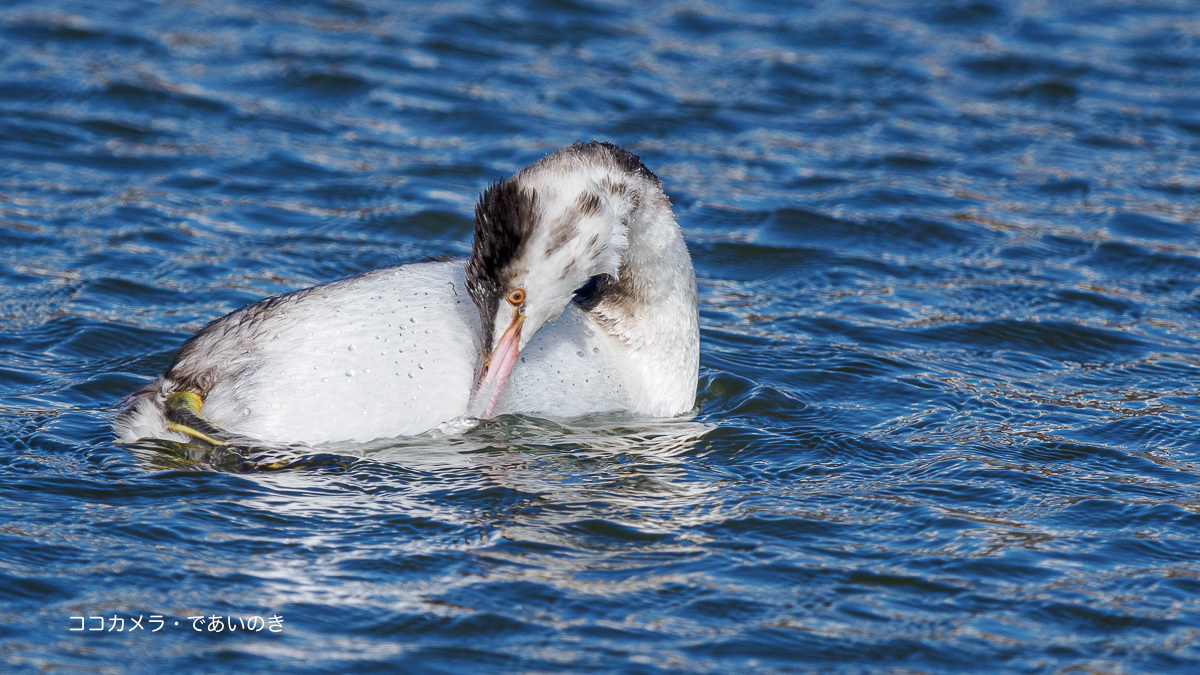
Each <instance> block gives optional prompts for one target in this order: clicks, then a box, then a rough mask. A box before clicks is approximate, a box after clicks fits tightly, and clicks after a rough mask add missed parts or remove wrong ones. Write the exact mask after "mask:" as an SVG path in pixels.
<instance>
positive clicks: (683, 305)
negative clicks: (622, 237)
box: [581, 181, 700, 417]
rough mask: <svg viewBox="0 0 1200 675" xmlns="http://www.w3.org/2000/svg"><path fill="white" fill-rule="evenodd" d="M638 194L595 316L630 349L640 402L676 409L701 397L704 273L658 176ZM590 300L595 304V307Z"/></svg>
mask: <svg viewBox="0 0 1200 675" xmlns="http://www.w3.org/2000/svg"><path fill="white" fill-rule="evenodd" d="M630 197H631V198H632V199H633V201H634V207H633V208H632V209H631V210H630V211H629V214H628V216H627V219H626V225H627V227H628V242H629V243H628V246H627V248H626V249H625V253H624V256H623V258H622V260H621V264H620V267H619V269H618V274H617V277H616V278H615V279H612V278H608V279H605V280H604V281H602V282H601V283H600V286H601V287H600V288H598V289H596V292H595V294H594V297H593V298H591V301H590V303H581V304H583V308H584V309H586V310H588V311H587V314H588V316H589V318H590V319H591V320H592V321H593V322H594V323H595V324H596V325H597V326H598V327H599V328H600V330H602V331H603V332H604V333H607V334H608V335H609V336H611V337H612V338H613V339H614V340H616V341H618V343H620V344H622V345H623V346H624V347H625V348H624V349H622V350H620V352H621V353H622V354H623V358H622V359H621V361H622V362H621V363H620V364H618V368H619V369H621V370H622V371H624V372H623V379H624V380H625V382H626V384H627V387H628V390H629V393H630V396H631V398H632V399H633V401H632V403H633V405H634V407H635V408H636V409H638V410H640V411H641V412H643V413H646V414H651V415H656V416H663V417H668V416H674V415H678V414H680V413H683V412H686V411H688V410H691V409H692V407H693V405H694V404H695V397H696V379H697V370H698V365H699V359H700V330H699V317H698V315H697V309H696V298H697V295H696V275H695V271H694V270H693V268H692V260H691V256H689V255H688V250H687V245H686V244H685V243H684V240H683V233H682V232H681V231H680V229H679V225H678V224H676V222H675V217H674V215H673V214H672V212H671V203H670V200H669V199H668V198H667V196H666V195H665V194H663V192H662V189H661V188H660V187H659V186H658V185H657V184H656V182H650V181H643V182H642V185H641V189H640V190H639V191H638V192H637V193H635V194H633V195H630ZM589 305H590V306H589Z"/></svg>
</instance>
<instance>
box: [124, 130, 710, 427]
mask: <svg viewBox="0 0 1200 675" xmlns="http://www.w3.org/2000/svg"><path fill="white" fill-rule="evenodd" d="M699 355H700V333H699V319H698V315H697V309H696V278H695V272H694V271H693V269H692V261H691V257H690V256H689V255H688V251H687V246H686V244H685V243H684V240H683V233H682V232H681V231H680V229H679V226H678V225H677V224H676V222H675V217H674V214H673V213H672V210H671V203H670V200H669V199H668V198H667V196H666V195H665V194H664V193H663V191H662V183H661V181H660V180H659V179H658V177H657V176H655V175H654V173H652V172H651V171H650V170H649V169H647V168H646V166H645V165H644V164H642V162H641V160H640V159H638V157H637V156H636V155H633V154H631V153H629V152H627V151H625V150H623V149H621V148H619V147H617V146H615V145H612V144H609V143H600V142H595V141H593V142H590V143H576V144H575V145H572V146H569V147H566V148H562V149H560V150H558V151H557V152H554V153H552V154H549V155H546V156H545V157H543V158H542V159H541V160H539V161H537V162H536V163H534V164H532V165H530V166H528V167H525V168H524V169H521V170H520V171H518V172H517V173H516V174H514V175H513V176H512V177H511V178H508V179H506V180H501V181H499V182H497V183H495V184H493V185H492V186H491V187H489V188H488V189H487V190H485V191H484V193H483V194H482V196H481V197H480V199H479V202H478V204H477V205H476V207H475V240H474V244H473V246H472V249H471V256H470V258H468V259H466V260H451V261H438V262H421V263H414V264H409V265H399V266H395V267H387V268H383V269H379V270H375V271H372V272H367V273H364V274H360V275H357V276H353V277H348V278H345V279H340V280H337V281H333V282H331V283H328V284H323V285H320V286H314V287H312V288H306V289H303V290H299V291H294V292H292V293H287V294H284V295H279V296H274V297H270V298H266V299H264V300H261V301H259V302H256V303H254V304H251V305H248V306H246V307H243V308H242V309H239V310H237V311H234V312H232V313H230V314H228V315H226V316H223V317H221V318H219V319H216V320H215V321H213V322H211V323H209V324H208V325H207V326H205V327H204V328H203V329H201V330H200V332H198V333H196V334H195V335H194V336H192V337H191V338H190V339H189V340H188V341H187V342H185V343H184V345H183V347H182V348H181V349H180V350H179V354H178V355H177V356H176V357H175V361H174V362H173V363H172V364H171V367H170V369H169V370H168V371H167V372H166V374H165V375H163V376H161V377H159V378H157V379H156V380H154V381H153V382H151V383H149V384H148V385H146V386H145V387H144V388H142V389H141V390H140V391H138V392H136V393H135V394H133V395H132V396H131V397H130V400H129V405H128V407H127V408H126V409H125V410H124V411H123V412H122V413H121V414H120V415H118V417H117V420H116V422H115V424H114V432H115V434H116V436H117V438H118V440H120V441H123V442H130V441H134V440H138V439H142V438H159V439H168V440H176V441H187V440H189V438H192V437H196V438H201V439H203V440H206V441H208V442H211V443H216V444H220V443H222V442H224V439H225V438H227V437H243V438H250V439H256V440H259V441H264V442H275V443H304V444H309V445H315V444H319V443H324V442H332V441H368V440H373V439H376V438H387V437H395V436H406V435H414V434H419V433H422V432H426V431H429V430H431V429H434V428H436V427H438V426H440V425H443V424H445V423H447V422H450V421H452V420H455V419H464V418H478V417H489V416H492V415H496V414H501V413H529V414H534V415H540V416H549V417H555V418H569V417H576V416H579V415H583V414H587V413H595V412H618V411H627V412H629V413H632V414H635V415H640V416H646V417H674V416H678V415H681V414H684V413H686V412H688V411H690V410H691V409H692V407H693V405H694V403H695V397H696V382H697V374H698V368H699Z"/></svg>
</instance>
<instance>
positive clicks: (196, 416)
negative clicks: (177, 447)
mask: <svg viewBox="0 0 1200 675" xmlns="http://www.w3.org/2000/svg"><path fill="white" fill-rule="evenodd" d="M203 405H204V399H202V398H200V395H199V394H197V393H195V392H191V391H177V392H174V393H171V394H167V402H166V411H165V412H166V417H167V428H168V429H170V430H171V431H178V432H179V433H181V434H187V435H188V436H191V437H192V438H198V439H200V440H202V441H204V442H205V443H210V444H212V445H214V446H221V445H225V444H226V442H227V441H225V440H221V439H222V438H228V437H229V435H230V434H229V432H227V431H225V430H224V429H222V428H221V427H219V426H217V425H215V424H213V423H212V422H209V421H208V420H206V419H204V418H203V417H201V416H200V408H201V407H202V406H203Z"/></svg>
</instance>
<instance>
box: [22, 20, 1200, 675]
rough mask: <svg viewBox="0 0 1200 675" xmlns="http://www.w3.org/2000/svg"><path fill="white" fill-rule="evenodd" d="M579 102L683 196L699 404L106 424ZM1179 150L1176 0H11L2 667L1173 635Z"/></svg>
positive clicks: (504, 664)
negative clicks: (413, 434) (195, 438)
mask: <svg viewBox="0 0 1200 675" xmlns="http://www.w3.org/2000/svg"><path fill="white" fill-rule="evenodd" d="M591 138H597V139H601V140H608V141H613V142H616V143H618V144H621V145H624V146H626V147H628V148H629V149H631V150H632V151H634V152H636V153H638V154H639V155H641V156H642V158H643V160H644V161H645V162H646V163H647V165H649V166H650V167H651V168H653V169H654V170H655V171H656V172H657V173H658V175H659V176H661V177H662V179H663V181H664V183H665V187H666V190H667V192H668V194H669V195H670V196H671V198H672V200H673V202H674V204H675V208H676V212H677V215H678V218H679V221H680V223H681V225H682V226H683V229H684V232H685V234H686V236H687V238H688V241H689V244H690V247H691V251H692V255H693V257H694V259H695V264H696V269H697V274H698V277H699V282H700V292H701V298H700V312H701V321H702V340H703V349H702V355H701V383H700V391H699V394H698V398H697V406H698V413H697V415H696V417H695V420H693V421H678V422H661V423H653V424H642V423H636V422H630V421H628V420H617V421H614V420H611V419H609V420H605V419H592V420H579V421H571V422H569V423H563V422H562V421H549V420H538V419H533V418H513V417H506V418H501V419H499V420H495V421H491V422H488V423H486V424H484V425H483V426H481V427H479V428H477V429H475V430H472V431H469V432H467V433H465V434H464V435H462V436H451V437H437V438H433V437H430V438H417V439H399V440H395V441H387V442H377V443H373V444H370V445H367V446H346V447H338V448H333V449H332V450H330V451H329V454H332V455H333V456H334V459H335V460H336V461H332V462H326V463H314V464H312V465H309V464H305V463H303V462H301V463H299V464H297V465H296V466H294V467H292V468H289V469H285V470H277V471H256V470H254V469H255V467H254V466H251V465H245V464H239V463H237V462H232V463H231V462H229V461H226V460H228V458H227V457H226V458H221V457H216V456H208V455H204V454H203V453H200V454H199V455H197V454H196V453H189V452H182V451H180V450H179V449H178V448H172V447H170V446H166V445H155V444H152V443H145V444H139V445H137V446H134V447H121V446H117V445H114V443H113V440H112V437H111V434H110V431H109V425H110V424H111V422H112V419H113V415H114V414H115V411H116V409H117V406H118V404H119V401H120V400H121V398H122V397H123V396H124V395H126V394H128V393H129V392H131V391H133V390H135V389H136V388H138V387H139V386H140V385H141V384H143V383H144V382H146V381H147V380H148V379H150V378H152V377H153V376H155V375H156V374H158V373H160V372H162V371H163V370H164V369H165V368H166V367H167V366H168V365H169V363H170V361H171V358H172V356H173V354H174V352H175V350H176V349H178V348H179V346H180V345H181V344H182V342H183V341H184V340H185V339H186V338H187V337H188V335H190V334H191V333H192V332H193V331H195V330H196V329H198V328H199V327H201V326H202V325H203V324H204V323H205V322H207V321H208V320H210V319H212V318H215V317H217V316H220V315H221V314H223V313H225V312H228V311H231V310H233V309H235V308H237V307H239V306H241V305H243V304H245V303H248V302H251V301H254V300H256V299H258V298H261V297H263V296H266V295H270V294H274V293H279V292H283V291H286V290H290V289H295V288H299V287H304V286H308V285H312V284H316V283H321V282H325V281H329V280H332V279H335V278H338V277H340V276H344V275H349V274H354V273H357V272H361V271H364V270H369V269H372V268H375V267H379V266H383V265H388V264H394V263H397V262H409V261H413V260H417V259H420V258H422V257H424V256H429V255H454V256H463V255H465V254H466V253H467V252H468V251H469V248H470V232H471V221H470V215H471V209H472V205H473V202H474V200H475V199H476V197H477V195H478V193H479V191H480V190H481V189H482V188H483V187H485V186H486V185H487V184H488V183H489V182H490V181H491V180H493V179H495V178H498V177H501V176H504V175H507V174H509V173H511V172H512V171H514V170H516V169H518V168H520V167H521V166H524V165H525V164H527V163H529V162H531V161H533V160H535V159H537V158H538V157H540V156H541V155H542V154H544V153H546V152H548V151H550V150H552V149H554V148H556V147H559V146H562V145H565V144H568V143H571V142H573V141H576V140H581V139H582V140H589V139H591ZM1198 151H1200V5H1198V4H1197V3H1194V2H1169V1H1163V2H1155V1H1148V2H1141V3H1137V4H1136V6H1132V7H1124V6H1120V5H1118V4H1115V3H1107V2H1056V3H1055V2H1051V3H1043V2H1032V1H1031V2H1007V3H1005V2H996V1H994V0H970V1H968V0H958V1H953V2H933V3H910V2H894V3H886V2H884V3H844V2H809V3H787V2H778V3H776V2H765V1H764V2H755V1H750V0H747V1H745V2H729V3H721V2H715V3H705V2H681V3H674V4H661V5H660V4H657V3H646V2H636V3H620V2H603V1H600V0H597V1H592V0H578V1H577V0H545V1H542V2H494V3H471V2H446V3H438V4H431V5H427V6H417V5H415V4H407V3H390V2H383V1H382V0H328V1H323V2H318V1H310V2H291V1H289V2H283V1H280V2H275V3H272V2H265V1H238V2H233V1H232V0H214V1H211V2H189V3H157V2H140V1H136V0H106V1H104V2H72V1H68V0H40V1H38V2H25V1H16V2H7V3H5V4H4V5H3V7H0V158H2V159H0V256H2V258H0V429H2V434H0V644H2V647H0V659H2V660H0V668H2V669H3V670H8V671H39V672H40V671H55V672H58V671H81V670H89V669H95V670H100V671H104V672H124V671H127V670H131V671H156V672H174V671H177V670H182V669H189V670H196V671H216V670H222V669H231V670H233V669H236V670H252V671H258V672H288V671H291V672H300V671H327V672H335V671H345V670H355V671H358V672H363V671H371V670H388V669H408V670H414V671H420V672H429V671H440V672H453V671H463V670H469V671H479V670H503V671H564V670H577V669H578V670H583V669H600V670H605V671H625V672H644V673H654V672H675V671H680V672H682V671H711V672H730V671H734V670H745V669H757V670H762V671H787V670H808V669H816V670H822V671H824V670H837V671H846V672H860V671H864V670H869V671H875V670H891V669H895V670H898V671H903V672H914V671H915V672H951V671H963V670H980V669H991V670H997V671H1031V672H1084V671H1087V672H1117V671H1121V672H1150V671H1153V672H1181V673H1182V672H1196V670H1197V669H1200V647H1198V646H1197V639H1198V637H1200V602H1198V599H1200V486H1198V482H1200V481H1198V471H1200V414H1198V412H1197V411H1198V409H1200V339H1198V336H1200V169H1198V166H1200V162H1197V152H1198ZM152 615H154V616H157V617H161V618H160V619H158V620H159V622H160V623H159V624H157V627H158V628H159V629H158V630H157V631H154V632H152V629H153V628H154V627H155V624H148V623H147V622H148V621H149V617H151V616H152ZM197 615H204V616H205V617H212V616H220V617H222V618H223V619H225V620H226V621H227V620H229V618H230V617H232V618H233V621H235V622H237V621H239V620H240V621H242V622H243V623H242V627H239V628H238V629H237V630H235V631H234V632H232V633H231V632H229V630H228V628H227V627H226V629H225V630H223V631H222V632H216V631H212V630H208V628H209V625H208V624H209V622H210V621H211V620H210V619H208V618H206V619H205V620H204V622H203V623H202V624H201V626H202V627H203V628H204V630H200V631H196V630H193V628H192V624H193V621H194V619H189V618H188V617H191V616H197ZM93 616H100V617H104V618H103V620H102V625H103V627H104V630H100V631H96V630H90V629H92V628H94V627H95V626H96V621H97V620H96V619H90V618H85V619H72V618H71V617H93ZM255 616H257V617H261V619H260V620H265V619H266V618H267V617H271V616H278V617H281V619H282V623H281V624H279V625H276V626H275V627H276V628H280V627H281V630H278V631H277V632H272V631H271V630H268V629H265V628H262V629H260V630H257V631H254V630H250V629H247V628H245V623H244V621H245V620H246V619H249V618H251V617H255ZM135 617H142V619H141V620H142V623H143V628H142V629H141V630H136V629H132V628H131V623H132V621H133V619H134V618H135ZM115 618H120V619H121V620H122V621H121V625H120V630H117V629H116V628H117V622H116V621H115V620H113V619H115ZM85 622H86V627H87V629H88V630H83V631H77V630H73V629H74V628H76V627H81V626H83V625H84V624H85ZM175 622H179V623H178V625H174V623H175ZM260 628H261V627H260Z"/></svg>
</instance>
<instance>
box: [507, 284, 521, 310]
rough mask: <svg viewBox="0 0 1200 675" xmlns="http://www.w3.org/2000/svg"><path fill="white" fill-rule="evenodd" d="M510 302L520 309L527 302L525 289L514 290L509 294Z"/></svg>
mask: <svg viewBox="0 0 1200 675" xmlns="http://www.w3.org/2000/svg"><path fill="white" fill-rule="evenodd" d="M508 301H509V302H510V303H512V304H513V305H516V306H517V307H520V306H521V304H522V303H523V302H525V289H524V288H514V289H512V290H511V291H509V292H508Z"/></svg>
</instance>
